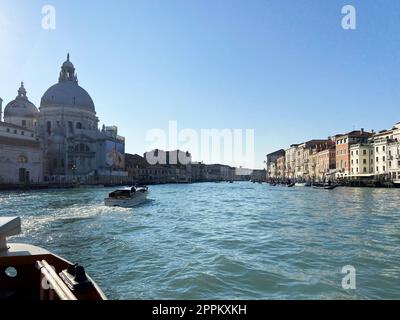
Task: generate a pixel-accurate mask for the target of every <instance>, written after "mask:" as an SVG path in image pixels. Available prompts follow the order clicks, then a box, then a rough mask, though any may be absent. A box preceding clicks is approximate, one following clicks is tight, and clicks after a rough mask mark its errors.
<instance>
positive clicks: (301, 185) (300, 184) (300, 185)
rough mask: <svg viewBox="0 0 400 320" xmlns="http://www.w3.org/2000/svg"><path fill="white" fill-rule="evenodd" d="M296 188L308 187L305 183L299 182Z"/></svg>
mask: <svg viewBox="0 0 400 320" xmlns="http://www.w3.org/2000/svg"><path fill="white" fill-rule="evenodd" d="M295 186H296V187H305V186H306V183H305V182H297V183H296V184H295Z"/></svg>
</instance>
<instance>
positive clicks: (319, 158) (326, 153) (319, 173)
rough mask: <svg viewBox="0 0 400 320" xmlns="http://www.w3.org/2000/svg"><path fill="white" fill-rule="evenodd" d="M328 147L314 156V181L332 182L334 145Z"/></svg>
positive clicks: (334, 163)
mask: <svg viewBox="0 0 400 320" xmlns="http://www.w3.org/2000/svg"><path fill="white" fill-rule="evenodd" d="M332 143H333V144H331V145H330V146H328V147H327V148H326V149H324V150H321V151H319V152H318V153H317V154H316V169H315V179H316V180H318V181H328V180H334V178H335V169H336V145H335V143H334V142H333V141H332Z"/></svg>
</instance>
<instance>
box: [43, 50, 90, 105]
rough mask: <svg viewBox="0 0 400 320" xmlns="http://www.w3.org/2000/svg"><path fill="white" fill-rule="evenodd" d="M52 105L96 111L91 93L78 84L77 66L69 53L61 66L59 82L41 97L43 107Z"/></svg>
mask: <svg viewBox="0 0 400 320" xmlns="http://www.w3.org/2000/svg"><path fill="white" fill-rule="evenodd" d="M50 106H63V107H71V108H80V109H86V110H89V111H93V112H95V106H94V103H93V100H92V98H91V97H90V95H89V93H87V91H86V90H85V89H83V88H82V87H80V86H79V85H78V79H77V76H76V73H75V67H74V65H73V64H72V63H71V61H69V54H68V56H67V61H65V62H64V63H63V65H62V67H61V72H60V77H59V80H58V83H57V84H55V85H53V86H52V87H50V88H49V89H48V90H47V91H46V92H45V94H44V95H43V97H42V99H41V102H40V108H41V109H42V108H44V107H50Z"/></svg>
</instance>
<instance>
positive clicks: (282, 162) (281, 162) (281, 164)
mask: <svg viewBox="0 0 400 320" xmlns="http://www.w3.org/2000/svg"><path fill="white" fill-rule="evenodd" d="M276 175H277V177H278V178H279V179H284V178H285V177H286V154H284V155H281V156H280V157H279V158H278V159H276Z"/></svg>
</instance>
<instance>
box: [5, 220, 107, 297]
mask: <svg viewBox="0 0 400 320" xmlns="http://www.w3.org/2000/svg"><path fill="white" fill-rule="evenodd" d="M20 232H21V219H20V218H18V217H7V218H1V217H0V269H1V270H2V275H1V276H0V300H17V301H18V300H21V301H39V300H41V301H43V300H106V299H107V298H106V296H105V295H104V293H103V292H102V291H101V289H100V288H99V287H98V286H97V284H96V283H95V282H94V281H93V280H92V279H91V278H90V277H89V276H88V275H87V274H86V272H85V269H84V268H83V267H82V266H79V265H76V264H72V263H71V262H69V261H67V260H64V259H63V258H61V257H59V256H57V255H55V254H53V253H51V252H49V251H47V250H45V249H42V248H39V247H35V246H32V245H29V244H20V243H10V244H7V243H6V238H7V237H10V236H15V235H18V234H19V233H20Z"/></svg>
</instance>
